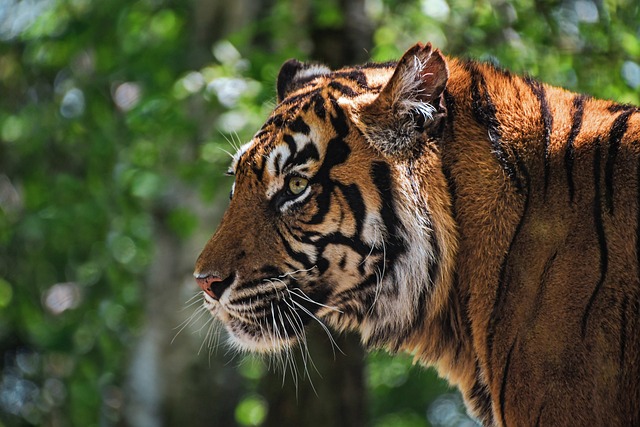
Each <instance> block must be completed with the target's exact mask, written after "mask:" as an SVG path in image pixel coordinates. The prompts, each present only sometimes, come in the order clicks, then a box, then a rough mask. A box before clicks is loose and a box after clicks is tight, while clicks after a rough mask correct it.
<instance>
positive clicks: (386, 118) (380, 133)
mask: <svg viewBox="0 0 640 427" xmlns="http://www.w3.org/2000/svg"><path fill="white" fill-rule="evenodd" d="M448 79H449V69H448V67H447V63H446V61H445V58H444V56H443V55H442V53H440V51H439V50H438V49H435V50H434V49H432V47H431V43H427V44H426V45H423V44H422V43H418V44H416V45H414V46H413V47H412V48H410V49H409V50H408V51H407V52H406V53H405V54H404V55H403V56H402V58H401V59H400V61H398V63H397V65H396V68H395V70H394V72H393V75H392V76H391V78H390V79H389V81H388V82H387V84H386V85H385V86H384V88H383V89H382V91H380V93H379V94H378V96H377V98H376V99H374V100H373V101H372V102H371V103H370V104H368V105H365V106H364V107H362V109H361V111H360V112H359V122H360V123H359V126H360V128H361V130H362V132H363V133H364V135H365V136H366V137H367V139H368V140H369V142H370V143H371V144H372V145H373V146H375V147H376V148H378V149H379V150H381V151H382V152H383V153H386V154H389V155H402V154H407V153H410V152H411V151H412V150H413V149H414V148H416V145H417V144H420V143H421V141H423V138H422V137H421V135H423V134H424V132H425V131H426V132H429V131H430V130H432V129H437V128H438V127H439V125H440V123H441V122H442V119H443V118H444V117H445V116H446V114H447V111H446V106H445V102H444V89H445V87H446V85H447V80H448Z"/></svg>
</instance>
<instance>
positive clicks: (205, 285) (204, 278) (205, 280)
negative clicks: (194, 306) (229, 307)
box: [195, 274, 222, 300]
mask: <svg viewBox="0 0 640 427" xmlns="http://www.w3.org/2000/svg"><path fill="white" fill-rule="evenodd" d="M195 278H196V283H197V284H198V286H200V289H202V290H203V291H204V292H206V294H207V295H209V296H210V297H211V298H213V299H215V300H218V299H220V295H216V293H215V292H214V290H213V284H214V283H219V282H222V279H221V278H219V277H218V276H212V275H210V274H207V275H204V274H202V275H200V274H196V275H195Z"/></svg>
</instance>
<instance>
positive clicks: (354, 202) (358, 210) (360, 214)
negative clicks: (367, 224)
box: [338, 184, 367, 237]
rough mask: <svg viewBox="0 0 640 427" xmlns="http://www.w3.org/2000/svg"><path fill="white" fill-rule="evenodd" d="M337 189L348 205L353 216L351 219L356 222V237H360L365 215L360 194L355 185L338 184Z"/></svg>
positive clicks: (365, 210)
mask: <svg viewBox="0 0 640 427" xmlns="http://www.w3.org/2000/svg"><path fill="white" fill-rule="evenodd" d="M338 188H340V191H342V194H343V196H344V198H345V200H346V201H347V203H348V204H349V209H350V210H351V213H352V214H353V218H354V220H355V222H356V233H355V235H356V237H360V233H361V232H362V227H363V224H364V218H365V216H366V214H367V207H366V205H365V204H364V199H363V198H362V193H361V192H360V188H359V187H358V185H357V184H350V185H343V184H338Z"/></svg>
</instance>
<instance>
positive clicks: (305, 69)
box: [276, 59, 331, 102]
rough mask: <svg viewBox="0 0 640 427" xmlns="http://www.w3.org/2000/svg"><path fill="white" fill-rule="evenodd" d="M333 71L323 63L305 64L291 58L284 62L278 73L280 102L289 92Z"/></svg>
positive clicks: (277, 87) (277, 86)
mask: <svg viewBox="0 0 640 427" xmlns="http://www.w3.org/2000/svg"><path fill="white" fill-rule="evenodd" d="M329 73H331V70H330V69H329V68H328V67H326V66H324V65H321V64H305V63H302V62H300V61H298V60H296V59H289V60H288V61H287V62H285V63H284V64H282V67H280V72H279V73H278V83H277V85H276V89H277V92H278V102H282V100H283V99H285V98H286V97H287V95H288V94H289V93H291V92H292V91H294V90H295V89H298V88H300V86H301V85H302V84H304V83H306V82H308V81H309V80H312V79H313V78H315V77H318V76H324V75H327V74H329Z"/></svg>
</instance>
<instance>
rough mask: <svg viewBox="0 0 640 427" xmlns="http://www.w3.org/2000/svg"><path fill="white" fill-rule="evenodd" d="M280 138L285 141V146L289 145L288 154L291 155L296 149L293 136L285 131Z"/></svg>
mask: <svg viewBox="0 0 640 427" xmlns="http://www.w3.org/2000/svg"><path fill="white" fill-rule="evenodd" d="M282 140H283V141H284V142H286V143H287V147H289V153H290V154H289V156H293V155H294V154H296V152H297V151H298V144H296V140H295V139H294V138H293V136H291V135H289V134H287V133H285V134H284V135H283V136H282Z"/></svg>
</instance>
